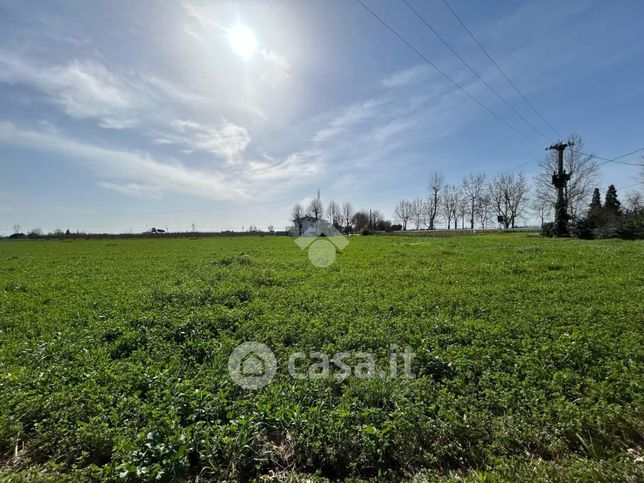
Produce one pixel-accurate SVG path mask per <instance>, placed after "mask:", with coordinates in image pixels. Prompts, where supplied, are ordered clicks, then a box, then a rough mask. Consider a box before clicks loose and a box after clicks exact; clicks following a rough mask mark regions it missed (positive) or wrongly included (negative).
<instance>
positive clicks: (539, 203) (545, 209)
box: [531, 189, 554, 226]
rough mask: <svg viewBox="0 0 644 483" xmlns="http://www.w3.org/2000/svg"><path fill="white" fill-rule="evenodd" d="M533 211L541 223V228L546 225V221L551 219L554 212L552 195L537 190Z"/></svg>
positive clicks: (533, 200) (532, 204) (533, 201)
mask: <svg viewBox="0 0 644 483" xmlns="http://www.w3.org/2000/svg"><path fill="white" fill-rule="evenodd" d="M531 208H532V211H534V212H535V213H536V215H537V216H538V217H539V220H540V221H541V226H543V225H544V223H545V222H546V219H550V218H551V216H552V212H553V208H554V207H553V205H552V197H551V196H550V193H548V192H546V191H544V190H539V189H538V190H537V192H536V193H535V195H534V198H533V199H532V203H531Z"/></svg>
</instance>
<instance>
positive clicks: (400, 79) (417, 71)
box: [380, 64, 431, 88]
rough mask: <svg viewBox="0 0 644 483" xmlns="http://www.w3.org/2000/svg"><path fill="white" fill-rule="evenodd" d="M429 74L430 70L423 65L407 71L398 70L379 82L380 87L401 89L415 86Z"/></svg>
mask: <svg viewBox="0 0 644 483" xmlns="http://www.w3.org/2000/svg"><path fill="white" fill-rule="evenodd" d="M430 73H431V68H430V67H429V66H427V65H425V64H418V65H415V66H413V67H409V68H407V69H403V70H399V71H397V72H394V73H393V74H391V75H389V76H387V77H385V78H384V79H382V80H381V81H380V85H381V86H382V87H388V88H392V87H401V86H406V85H409V84H415V83H417V82H420V81H421V80H424V79H426V78H427V77H428V76H429V74H430Z"/></svg>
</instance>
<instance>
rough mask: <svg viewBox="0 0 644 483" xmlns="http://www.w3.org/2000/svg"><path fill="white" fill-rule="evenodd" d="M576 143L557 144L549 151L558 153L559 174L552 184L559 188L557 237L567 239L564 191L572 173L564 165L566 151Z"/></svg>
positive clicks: (556, 216)
mask: <svg viewBox="0 0 644 483" xmlns="http://www.w3.org/2000/svg"><path fill="white" fill-rule="evenodd" d="M574 144H575V143H572V142H568V143H557V144H553V145H552V146H550V147H549V148H547V149H550V150H556V151H557V172H556V173H553V174H552V184H553V185H554V187H555V188H557V202H556V203H555V236H558V237H565V236H569V232H568V220H569V219H570V216H569V215H568V206H567V204H566V199H565V198H564V190H565V189H566V183H567V182H568V180H569V179H570V175H571V174H572V173H566V171H565V170H564V165H563V155H564V150H565V149H566V148H567V147H569V146H574Z"/></svg>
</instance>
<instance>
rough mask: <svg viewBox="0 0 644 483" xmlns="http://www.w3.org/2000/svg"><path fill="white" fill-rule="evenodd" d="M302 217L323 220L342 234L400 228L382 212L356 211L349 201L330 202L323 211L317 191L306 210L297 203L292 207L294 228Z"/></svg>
mask: <svg viewBox="0 0 644 483" xmlns="http://www.w3.org/2000/svg"><path fill="white" fill-rule="evenodd" d="M304 216H310V217H311V218H314V219H315V220H321V219H322V218H325V219H326V220H328V221H329V222H330V223H331V224H333V226H334V227H335V228H336V229H337V230H339V231H342V232H344V233H351V232H353V231H356V232H363V231H365V230H370V231H391V230H396V229H398V230H399V229H400V228H401V227H400V226H397V225H393V224H392V223H391V221H389V220H386V219H385V216H384V215H383V214H382V212H380V211H378V210H364V209H363V210H358V211H356V210H355V209H354V208H353V205H352V204H351V202H350V201H345V202H344V203H338V202H336V201H334V200H331V201H330V202H329V204H328V205H327V208H326V209H325V208H324V205H323V204H322V200H321V199H320V192H319V191H318V193H317V196H316V197H315V198H314V199H312V200H311V201H310V203H309V204H308V206H307V207H306V208H304V207H303V206H302V205H301V204H299V203H296V204H295V206H294V207H293V210H292V212H291V218H292V219H293V222H294V223H295V225H296V228H297V227H298V226H297V225H298V224H299V223H301V219H302V218H303V217H304ZM299 228H300V230H299V231H301V226H299Z"/></svg>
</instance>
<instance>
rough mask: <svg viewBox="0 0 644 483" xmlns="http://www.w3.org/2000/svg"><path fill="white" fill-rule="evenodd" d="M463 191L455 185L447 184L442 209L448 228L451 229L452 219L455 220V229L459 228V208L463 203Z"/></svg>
mask: <svg viewBox="0 0 644 483" xmlns="http://www.w3.org/2000/svg"><path fill="white" fill-rule="evenodd" d="M461 198H462V195H461V191H460V189H459V187H457V186H454V185H445V187H444V189H443V195H442V210H443V215H444V216H445V219H446V220H447V229H448V230H449V229H450V226H451V224H452V220H454V229H456V228H457V225H456V223H457V221H458V220H457V217H458V208H459V205H460V204H461Z"/></svg>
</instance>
